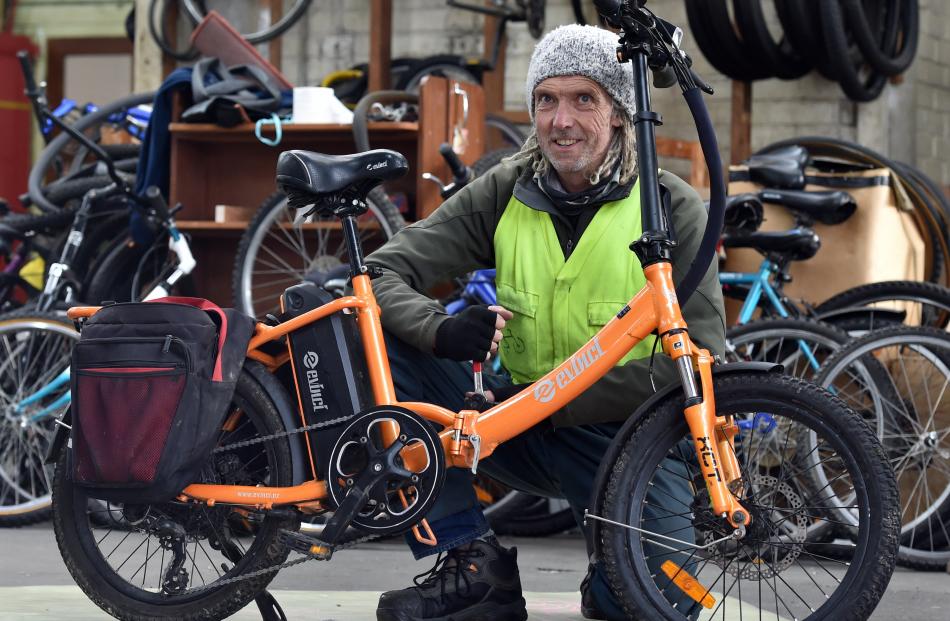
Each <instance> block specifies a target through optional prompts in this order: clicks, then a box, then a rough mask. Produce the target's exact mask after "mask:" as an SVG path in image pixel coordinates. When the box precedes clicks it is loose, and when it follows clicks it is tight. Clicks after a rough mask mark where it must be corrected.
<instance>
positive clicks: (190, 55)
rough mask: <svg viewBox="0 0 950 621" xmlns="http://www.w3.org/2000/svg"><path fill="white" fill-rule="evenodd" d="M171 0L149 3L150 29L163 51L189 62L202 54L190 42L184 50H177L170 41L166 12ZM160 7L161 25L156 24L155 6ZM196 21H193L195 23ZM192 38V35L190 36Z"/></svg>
mask: <svg viewBox="0 0 950 621" xmlns="http://www.w3.org/2000/svg"><path fill="white" fill-rule="evenodd" d="M168 1H169V0H152V1H151V2H150V3H149V5H148V31H149V34H151V35H152V40H153V41H154V42H155V45H157V46H158V47H159V49H161V50H162V52H163V53H164V54H165V55H166V56H169V57H171V58H174V59H175V60H180V61H182V62H187V61H190V60H195V59H196V58H198V56H199V55H200V52H198V50H196V49H195V47H194V46H193V45H192V44H191V43H190V42H189V44H188V47H187V48H185V49H184V50H176V49H175V48H173V47H172V46H171V44H170V43H169V42H168V30H167V29H166V27H165V22H166V18H165V12H166V9H167V8H168ZM156 7H160V9H159V11H158V16H159V19H161V27H156V26H155V17H156V15H155V8H156ZM195 23H196V22H192V25H194V24H195ZM189 38H190V37H189Z"/></svg>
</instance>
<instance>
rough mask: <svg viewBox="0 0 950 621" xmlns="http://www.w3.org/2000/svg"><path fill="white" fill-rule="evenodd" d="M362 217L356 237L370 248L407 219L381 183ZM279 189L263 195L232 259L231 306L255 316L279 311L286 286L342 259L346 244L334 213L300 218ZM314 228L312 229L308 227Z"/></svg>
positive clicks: (392, 233)
mask: <svg viewBox="0 0 950 621" xmlns="http://www.w3.org/2000/svg"><path fill="white" fill-rule="evenodd" d="M367 206H368V207H369V211H368V212H367V213H366V214H365V216H363V217H362V219H361V220H360V223H359V224H360V241H361V242H362V243H363V244H364V245H365V246H366V247H367V250H370V249H372V248H374V247H376V246H379V245H382V243H383V242H385V241H386V240H387V239H389V238H390V237H392V236H393V235H395V234H396V231H398V230H399V229H401V228H402V227H404V226H405V225H406V222H405V220H403V217H402V214H400V213H399V209H398V208H397V207H396V206H395V205H394V204H393V203H392V201H390V200H389V197H387V196H386V194H385V193H384V192H383V191H382V190H380V189H379V188H377V189H374V190H373V191H372V192H370V194H369V200H368V201H367ZM296 214H297V212H296V211H293V210H290V209H288V207H287V197H286V196H284V195H283V194H281V193H280V192H277V193H274V194H272V195H270V196H269V197H267V199H265V200H264V202H263V203H261V206H260V207H259V208H258V210H257V213H256V214H255V215H254V219H253V220H251V223H250V224H248V226H247V230H246V231H244V235H242V236H241V242H240V244H239V245H238V251H237V256H236V257H235V261H234V272H233V275H232V288H233V289H232V290H233V291H234V307H235V308H237V309H239V310H241V311H243V312H245V313H247V314H248V315H252V316H254V317H258V318H260V317H264V316H265V315H266V314H267V313H277V312H279V310H280V309H279V303H278V300H279V298H280V295H281V294H282V293H283V292H284V289H286V288H287V287H289V286H291V285H295V284H297V283H299V282H300V281H301V280H303V279H304V276H306V275H307V274H308V273H310V272H313V271H315V270H320V271H323V272H329V271H330V270H332V269H333V268H334V267H337V266H339V265H342V264H343V263H344V252H345V251H346V244H345V243H344V240H343V237H342V235H341V234H340V229H339V226H338V225H337V223H336V222H335V221H334V220H333V218H317V217H315V218H313V220H312V221H311V222H307V223H303V222H298V221H297V219H296V218H295V215H296ZM311 229H312V230H311Z"/></svg>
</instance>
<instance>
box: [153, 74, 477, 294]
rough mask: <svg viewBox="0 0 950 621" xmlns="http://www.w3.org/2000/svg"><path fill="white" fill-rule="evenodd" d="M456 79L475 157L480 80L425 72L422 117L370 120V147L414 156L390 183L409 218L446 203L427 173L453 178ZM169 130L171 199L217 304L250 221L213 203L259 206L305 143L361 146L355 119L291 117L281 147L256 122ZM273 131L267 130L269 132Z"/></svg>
mask: <svg viewBox="0 0 950 621" xmlns="http://www.w3.org/2000/svg"><path fill="white" fill-rule="evenodd" d="M456 84H458V85H459V87H460V88H462V89H463V90H464V91H465V93H466V94H467V98H468V122H467V123H466V125H465V127H464V134H465V136H466V140H465V143H466V148H465V150H464V151H463V152H462V153H461V154H460V158H461V159H462V161H463V162H465V163H466V164H469V165H471V164H474V163H475V161H476V160H477V159H478V158H479V157H480V156H481V155H482V153H483V151H484V116H485V115H484V110H485V108H484V95H483V93H482V89H481V87H480V86H478V85H473V84H459V83H457V82H455V81H450V80H447V79H445V78H439V77H429V78H426V79H425V80H424V81H423V84H422V87H421V89H420V94H419V101H420V104H419V109H420V115H421V118H420V119H419V121H418V122H412V123H406V122H400V123H395V122H371V123H369V124H368V129H369V138H370V146H371V147H372V148H374V149H392V150H394V151H398V152H399V153H402V154H403V155H404V156H406V159H407V160H408V161H409V172H408V174H406V176H404V177H402V178H401V179H397V180H394V181H392V182H390V183H387V184H386V187H385V189H386V191H387V192H388V193H390V194H393V193H403V194H405V196H406V198H407V202H408V204H409V205H410V208H411V209H412V211H411V212H410V213H409V214H407V215H406V219H407V220H412V219H415V218H424V217H426V216H428V215H429V214H430V213H432V212H433V211H435V209H436V208H437V207H438V206H439V205H440V204H441V202H442V199H441V197H440V196H439V188H438V186H437V185H436V184H434V183H432V182H430V181H426V180H424V179H422V173H424V172H429V173H432V174H434V175H436V176H438V177H440V178H441V179H442V180H443V181H446V182H448V181H450V180H451V178H452V177H451V172H450V171H449V168H448V165H447V164H446V163H445V161H444V160H443V159H442V156H441V155H440V154H439V145H441V144H442V143H443V142H449V143H451V142H452V138H453V135H454V128H455V126H456V123H458V122H459V121H460V119H461V118H462V116H463V104H462V97H461V96H460V95H458V94H457V93H455V86H456ZM169 129H170V131H171V160H170V168H171V170H170V191H169V194H170V196H169V201H170V203H171V204H172V205H174V204H177V203H181V204H182V210H181V211H180V212H179V214H178V218H180V221H181V228H182V229H183V230H186V231H188V232H189V233H190V234H191V236H192V237H193V238H194V239H195V243H194V244H193V247H194V253H195V256H196V258H197V260H198V267H197V268H196V270H195V272H194V274H193V277H194V280H195V285H196V289H197V293H198V295H202V296H204V297H208V298H209V299H213V300H216V301H219V303H222V302H223V303H229V301H230V300H231V299H232V296H231V286H230V277H228V278H223V276H224V275H225V274H230V273H231V270H232V269H233V263H234V255H235V252H236V249H237V240H238V239H239V237H240V235H241V234H242V233H243V231H244V230H245V229H246V228H247V222H223V223H219V222H214V211H215V206H216V205H234V206H242V207H252V208H253V207H257V206H258V205H260V204H261V203H262V202H263V201H264V200H265V199H266V198H267V197H268V196H270V195H271V194H273V193H274V192H276V191H277V188H276V186H275V182H274V175H275V166H276V163H277V156H278V155H279V154H280V153H281V152H282V151H286V150H290V149H302V150H305V151H317V152H320V153H328V154H334V155H343V154H349V153H354V152H355V151H356V145H355V143H354V141H353V132H352V127H351V126H350V125H341V124H321V125H295V124H292V123H287V124H285V125H283V128H282V129H283V138H282V140H281V142H280V145H279V146H277V147H270V146H268V145H265V144H264V143H262V142H260V141H259V140H258V139H257V137H256V136H255V135H254V126H253V125H250V124H245V125H240V126H238V127H233V128H223V127H218V126H217V125H206V124H189V123H172V124H171V125H170V127H169ZM272 131H273V130H272V129H271V128H269V129H268V132H269V135H270V132H272ZM413 208H414V209H413ZM368 250H369V249H368Z"/></svg>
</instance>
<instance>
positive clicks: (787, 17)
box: [774, 0, 837, 81]
mask: <svg viewBox="0 0 950 621" xmlns="http://www.w3.org/2000/svg"><path fill="white" fill-rule="evenodd" d="M774 1H775V11H776V12H777V13H778V18H779V22H780V23H781V24H782V31H783V32H784V33H785V37H786V38H787V39H788V40H789V42H790V43H791V45H792V48H793V49H794V50H795V51H796V52H798V53H799V54H801V55H802V56H804V57H805V58H806V59H807V60H808V62H809V64H811V66H812V67H814V68H815V70H816V71H818V73H819V74H821V75H822V77H824V78H825V79H827V80H832V81H837V77H836V76H835V75H834V73H833V72H832V70H831V67H830V65H829V63H828V50H827V48H826V47H825V41H824V39H823V38H822V36H821V26H820V24H819V23H818V21H817V20H818V14H817V13H816V12H815V11H813V10H812V6H813V5H811V4H810V3H807V2H806V3H802V2H801V1H800V0H774Z"/></svg>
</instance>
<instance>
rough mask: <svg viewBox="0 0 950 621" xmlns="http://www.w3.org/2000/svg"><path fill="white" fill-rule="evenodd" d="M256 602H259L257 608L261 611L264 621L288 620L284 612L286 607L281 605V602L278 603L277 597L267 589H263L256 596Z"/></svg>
mask: <svg viewBox="0 0 950 621" xmlns="http://www.w3.org/2000/svg"><path fill="white" fill-rule="evenodd" d="M254 603H255V604H257V608H258V609H259V610H260V611H261V619H262V621H287V615H285V614H284V609H283V608H281V607H280V604H278V603H277V599H275V598H274V596H273V595H271V592H270V591H268V590H267V589H265V590H263V591H261V592H260V594H259V595H258V596H257V597H255V598H254Z"/></svg>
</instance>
